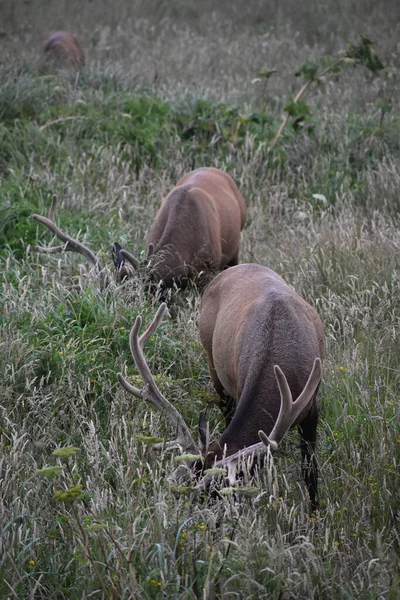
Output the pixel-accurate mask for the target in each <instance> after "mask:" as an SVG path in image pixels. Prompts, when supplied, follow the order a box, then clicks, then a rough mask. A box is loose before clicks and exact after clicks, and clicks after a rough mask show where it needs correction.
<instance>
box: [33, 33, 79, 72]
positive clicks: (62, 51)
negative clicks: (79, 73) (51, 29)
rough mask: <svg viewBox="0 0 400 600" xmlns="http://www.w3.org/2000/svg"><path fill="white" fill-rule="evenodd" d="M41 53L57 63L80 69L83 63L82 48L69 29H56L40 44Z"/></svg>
mask: <svg viewBox="0 0 400 600" xmlns="http://www.w3.org/2000/svg"><path fill="white" fill-rule="evenodd" d="M41 50H42V54H43V55H44V56H45V57H46V58H48V59H50V60H52V61H54V62H55V63H57V64H58V65H63V66H71V67H74V68H75V69H80V68H82V67H83V66H84V64H85V57H84V54H83V50H82V48H81V47H80V45H79V44H78V42H77V39H76V37H75V36H74V35H72V33H70V32H69V31H56V32H55V33H53V34H52V35H51V36H50V37H49V39H48V40H46V41H45V42H43V44H42V48H41Z"/></svg>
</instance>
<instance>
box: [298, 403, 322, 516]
mask: <svg viewBox="0 0 400 600" xmlns="http://www.w3.org/2000/svg"><path fill="white" fill-rule="evenodd" d="M317 423H318V411H317V409H314V410H313V411H312V413H311V412H310V413H309V414H308V415H307V418H306V421H305V422H303V423H302V424H301V425H299V433H300V438H301V442H300V448H301V458H302V473H303V478H304V481H305V483H306V486H307V489H308V493H309V495H310V501H311V512H314V511H315V510H316V509H317V508H318V465H317V461H316V458H315V446H316V441H317Z"/></svg>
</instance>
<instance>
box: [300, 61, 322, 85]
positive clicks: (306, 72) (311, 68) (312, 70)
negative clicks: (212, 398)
mask: <svg viewBox="0 0 400 600" xmlns="http://www.w3.org/2000/svg"><path fill="white" fill-rule="evenodd" d="M317 71H318V65H316V64H315V63H312V62H309V61H306V62H305V63H304V65H302V66H301V67H300V69H299V70H298V71H297V72H296V73H295V74H294V76H295V77H301V76H303V77H304V79H306V80H307V81H314V79H315V76H316V74H317Z"/></svg>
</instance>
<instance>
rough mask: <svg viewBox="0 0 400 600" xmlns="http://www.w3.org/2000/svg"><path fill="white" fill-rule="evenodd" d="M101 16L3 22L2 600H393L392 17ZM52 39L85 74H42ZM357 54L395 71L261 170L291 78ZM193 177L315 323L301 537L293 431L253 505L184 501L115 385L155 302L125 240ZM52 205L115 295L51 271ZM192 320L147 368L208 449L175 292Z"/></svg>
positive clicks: (84, 268) (319, 101)
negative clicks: (76, 47) (312, 312)
mask: <svg viewBox="0 0 400 600" xmlns="http://www.w3.org/2000/svg"><path fill="white" fill-rule="evenodd" d="M110 7H111V5H110V4H109V3H105V2H96V3H90V4H88V5H86V4H82V3H79V4H78V3H75V2H68V3H59V2H57V3H56V2H53V1H52V0H48V1H46V2H43V3H41V9H40V10H39V9H38V8H35V7H34V6H33V5H31V4H30V3H29V2H24V3H21V2H19V1H18V0H17V1H16V2H14V3H13V4H8V5H7V6H6V7H5V12H4V15H5V18H4V21H3V23H2V25H1V28H2V33H3V34H4V35H3V36H2V42H3V47H4V54H2V59H1V60H2V61H3V62H2V63H1V68H0V84H1V85H0V173H1V179H0V198H1V200H0V264H1V268H0V280H1V295H0V397H1V403H0V480H1V485H0V529H1V537H0V595H1V597H4V598H46V599H48V598H57V599H58V598H89V597H92V598H93V597H94V598H182V599H189V598H210V599H211V598H227V599H228V598H279V599H288V598H307V599H309V598H314V599H318V600H320V599H325V598H326V599H330V598H332V599H336V598H342V599H352V598H363V599H364V598H366V599H371V600H372V599H377V598H379V599H390V600H392V599H395V598H398V597H399V596H400V567H399V554H400V539H399V536H400V533H399V514H400V496H399V489H400V485H399V484H400V478H399V461H400V432H399V422H400V409H399V401H398V395H399V388H400V375H399V374H400V365H399V361H400V345H399V335H398V332H399V328H400V309H399V307H400V273H399V249H400V223H399V195H398V191H399V183H400V170H399V157H400V156H399V155H400V149H399V90H398V83H397V79H396V73H395V71H396V68H397V66H398V26H397V25H396V19H395V16H396V14H397V12H396V11H398V6H397V3H395V2H387V3H385V5H380V4H377V3H371V2H369V1H368V0H362V1H361V2H357V3H356V2H344V1H341V0H339V1H337V2H334V3H330V4H329V5H328V4H327V3H324V2H322V1H317V0H313V1H312V2H309V3H299V2H292V1H291V0H285V1H281V2H279V3H276V2H274V3H273V2H258V1H256V0H250V2H247V3H245V4H244V3H240V2H233V3H229V5H228V3H226V2H221V3H218V5H215V3H208V2H206V3H201V4H199V3H194V2H177V1H174V2H168V3H165V2H151V3H149V2H146V3H144V2H134V3H127V2H125V1H123V0H116V2H114V3H113V5H112V9H111V8H110ZM57 28H66V29H71V30H73V31H74V32H75V33H76V34H77V35H78V38H79V40H80V41H81V43H82V46H83V47H84V49H85V52H86V56H87V66H86V67H85V69H84V71H83V72H82V73H80V74H76V73H71V72H64V71H60V72H56V73H51V72H50V73H49V72H47V73H46V72H43V71H42V70H41V69H40V68H39V66H38V65H37V64H36V58H37V49H38V48H39V46H40V42H41V41H42V39H43V38H44V37H45V36H46V35H47V33H48V32H49V31H51V30H54V29H57ZM3 30H4V31H3ZM360 33H367V34H368V35H369V36H370V37H371V38H372V39H373V40H374V41H375V42H376V46H375V47H376V50H377V52H378V53H379V55H380V56H381V58H382V60H383V61H384V63H385V64H386V65H387V66H388V68H387V70H386V71H385V72H383V73H381V74H380V75H378V76H372V75H371V74H369V73H367V72H366V71H365V70H363V69H358V70H353V69H351V70H348V71H346V72H344V73H342V74H341V75H340V76H338V77H337V79H333V80H330V81H329V82H327V83H326V84H325V85H321V86H318V87H316V88H315V89H314V90H312V91H310V95H309V96H308V97H307V102H308V103H309V107H310V110H311V120H310V121H309V122H308V123H307V124H306V126H305V127H302V128H297V129H294V128H293V127H292V126H291V125H289V126H288V127H287V128H286V129H285V131H284V133H283V136H282V138H281V139H280V142H279V144H278V145H277V146H276V147H275V148H274V150H273V151H270V150H269V146H270V144H271V141H272V139H273V137H274V135H275V133H276V131H277V128H278V127H279V123H280V121H281V113H282V109H283V107H284V106H286V105H287V103H288V101H289V100H290V98H291V97H293V94H294V93H295V91H296V90H298V88H299V82H298V80H297V79H296V78H294V77H293V73H294V72H295V71H297V70H298V68H299V67H300V66H301V64H302V63H303V62H304V61H305V60H306V59H307V60H309V61H315V60H318V59H319V58H320V57H322V56H326V55H327V54H331V53H333V52H336V51H338V50H339V49H340V48H343V47H345V46H346V44H347V41H348V40H349V39H352V40H353V41H356V40H357V37H358V35H359V34H360ZM265 68H276V69H277V73H276V74H275V75H273V76H272V77H271V78H270V79H269V80H268V81H265V80H261V81H254V80H255V79H256V80H257V79H259V78H257V74H258V72H259V71H260V70H262V69H265ZM393 73H394V78H393ZM203 165H211V166H216V167H220V168H223V169H224V170H226V171H228V172H229V173H230V174H231V175H232V176H233V177H234V178H235V180H236V181H237V183H238V185H239V187H240V190H241V192H242V194H243V196H244V197H245V199H246V202H247V207H248V220H247V224H246V227H245V230H244V232H243V236H242V250H241V261H242V262H258V263H261V264H264V265H267V266H269V267H271V268H273V269H275V270H276V271H277V272H279V273H280V274H281V275H282V276H283V277H284V278H285V279H286V280H287V281H288V282H289V283H291V284H292V285H293V286H294V287H295V288H296V289H297V290H298V291H299V292H300V293H301V294H302V295H303V296H304V297H305V298H306V299H307V301H309V302H310V303H311V304H313V305H315V306H316V308H317V310H318V312H319V314H320V315H321V318H322V319H323V321H324V324H325V331H326V341H327V357H326V360H325V364H324V381H323V385H322V386H321V390H320V392H319V402H320V407H321V419H320V424H319V434H318V446H317V458H318V463H319V468H320V475H321V482H320V486H321V494H320V495H321V499H322V500H321V507H320V510H319V511H318V513H316V514H314V515H311V516H310V515H309V509H308V505H309V501H308V497H307V493H306V490H305V488H304V485H303V481H302V478H301V473H300V456H299V450H298V447H297V446H298V439H297V433H296V432H295V431H293V432H290V433H289V435H288V436H287V439H286V440H285V441H284V443H283V445H282V449H281V450H280V452H279V453H278V455H277V456H276V457H274V460H273V462H271V464H269V465H268V466H267V467H266V469H265V470H264V471H262V472H261V473H259V474H257V475H256V476H255V479H254V480H253V481H252V482H251V486H252V488H253V489H248V490H247V491H246V490H244V491H242V492H238V493H235V494H232V495H229V494H227V495H225V496H223V497H222V499H220V500H219V501H218V502H215V503H210V502H207V501H206V500H205V499H204V498H201V497H198V495H197V494H196V493H195V492H191V493H189V494H187V493H186V494H183V493H182V494H179V493H178V491H177V490H176V489H175V490H174V489H173V488H171V487H170V485H169V482H168V475H169V473H170V472H171V471H172V470H173V469H174V467H175V462H174V457H173V455H172V454H171V453H166V452H162V453H161V454H156V453H154V452H152V451H151V450H150V449H149V447H148V446H147V443H146V440H147V438H146V436H159V437H162V438H165V439H167V438H168V437H169V436H170V435H171V431H170V428H169V425H168V423H166V422H165V420H164V419H162V418H161V417H160V415H158V414H157V413H155V412H154V411H152V410H150V408H149V407H148V406H147V405H145V404H144V403H143V404H141V403H140V402H139V401H135V402H133V401H132V398H129V397H127V396H126V395H125V394H124V392H123V391H122V389H121V388H120V387H119V385H118V383H117V379H116V373H117V372H118V371H120V370H124V369H126V373H127V376H128V377H129V378H130V379H131V380H132V381H135V382H136V384H137V385H140V380H139V379H138V376H137V374H136V372H135V368H134V365H133V363H132V359H131V357H130V354H129V346H128V333H129V329H130V327H131V325H132V324H133V321H134V319H135V317H136V315H138V314H142V315H143V319H144V321H145V322H146V323H147V322H149V321H150V320H151V318H152V316H153V314H154V312H155V310H156V307H154V306H152V305H151V303H150V301H149V300H148V299H146V298H145V296H144V294H143V289H142V284H141V282H140V280H133V281H131V282H129V283H128V284H126V285H125V286H123V287H122V288H118V287H117V286H116V284H114V283H113V280H112V273H111V247H112V244H113V242H115V241H120V242H121V243H122V244H123V245H124V246H125V247H127V248H128V249H130V250H131V251H132V252H134V253H136V254H137V255H141V254H142V255H143V254H144V252H145V246H146V244H145V237H146V231H147V230H148V227H149V225H150V223H151V221H152V218H153V215H154V213H155V211H156V209H157V206H158V204H159V202H160V200H161V198H162V197H163V196H164V195H165V194H166V193H167V191H168V190H169V189H171V187H172V186H173V185H174V184H175V183H176V181H177V180H178V179H179V178H180V177H181V176H182V175H183V173H185V172H187V171H189V170H190V169H192V168H195V167H199V166H203ZM53 193H56V194H58V197H59V205H60V207H59V212H58V215H57V221H58V223H60V225H61V227H62V228H63V229H65V230H67V231H68V232H69V233H71V235H73V236H76V237H78V238H79V239H80V240H82V241H83V242H84V243H86V244H88V245H89V246H90V247H91V248H92V249H93V250H94V251H96V252H99V254H100V256H101V258H102V261H103V263H104V264H106V265H107V266H106V269H107V270H108V273H109V275H110V277H109V279H110V285H109V287H108V288H107V289H106V290H105V291H104V292H102V293H101V292H100V291H99V290H98V289H97V288H98V286H97V281H96V277H95V276H94V275H93V274H92V273H91V272H90V268H89V265H86V264H82V261H81V260H80V259H79V257H78V256H76V255H73V254H72V255H71V254H68V255H64V254H62V255H50V256H49V255H48V256H43V255H39V254H38V253H37V252H36V250H35V246H36V244H40V245H51V243H52V242H51V234H50V233H49V232H48V231H47V230H44V229H42V228H40V226H39V225H38V224H37V223H36V222H35V221H33V220H32V219H31V218H30V215H31V214H32V213H41V214H45V213H46V212H47V210H48V207H49V204H50V198H51V195H52V194H53ZM76 284H78V288H79V289H76V287H75V286H76ZM176 313H177V314H176V316H175V318H174V319H167V320H166V321H165V322H163V324H162V325H161V327H160V328H159V330H158V331H157V333H156V335H155V336H154V339H151V340H149V342H148V343H147V345H146V356H147V357H148V361H149V364H150V367H151V369H152V371H153V373H155V375H156V379H157V382H158V384H159V385H160V387H161V389H162V391H163V393H165V395H166V396H167V397H168V399H170V400H171V401H172V402H173V403H174V404H176V405H177V406H178V408H179V410H180V411H181V412H182V413H183V415H184V416H185V419H186V420H187V421H188V423H189V424H190V425H191V427H192V428H193V430H195V428H196V426H197V420H198V413H199V411H200V410H201V409H202V408H203V407H204V405H206V404H210V410H209V416H210V427H211V431H212V433H213V435H215V436H216V435H217V434H218V432H219V431H220V430H221V426H222V424H221V415H220V413H219V411H218V409H217V408H216V407H215V406H213V401H215V400H216V397H215V394H214V392H213V390H212V386H211V384H210V379H209V374H208V370H207V361H206V358H205V355H204V353H203V351H202V349H201V345H200V341H199V338H198V333H197V319H198V314H199V298H198V296H197V295H196V294H194V293H185V294H182V293H180V294H179V295H178V301H177V308H176ZM60 448H64V451H62V452H61V453H60V452H58V453H57V452H56V453H55V454H53V452H54V451H55V450H56V451H57V449H60ZM65 448H69V450H65Z"/></svg>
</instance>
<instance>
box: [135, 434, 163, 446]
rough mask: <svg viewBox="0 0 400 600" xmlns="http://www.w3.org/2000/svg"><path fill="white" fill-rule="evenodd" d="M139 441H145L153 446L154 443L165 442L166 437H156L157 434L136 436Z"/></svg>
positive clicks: (144, 442)
mask: <svg viewBox="0 0 400 600" xmlns="http://www.w3.org/2000/svg"><path fill="white" fill-rule="evenodd" d="M136 439H137V441H138V442H143V444H147V446H152V445H153V444H161V443H163V442H164V438H162V437H156V436H155V435H141V434H139V435H138V436H136Z"/></svg>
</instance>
